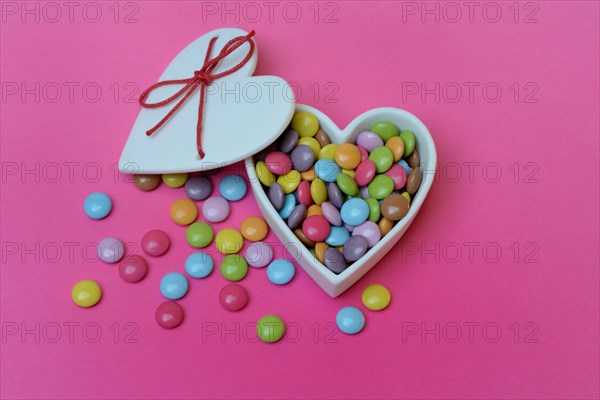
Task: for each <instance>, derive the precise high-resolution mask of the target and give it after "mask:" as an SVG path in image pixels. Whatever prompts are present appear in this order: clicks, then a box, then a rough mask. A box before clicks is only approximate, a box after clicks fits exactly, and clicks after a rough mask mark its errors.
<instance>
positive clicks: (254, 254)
mask: <svg viewBox="0 0 600 400" xmlns="http://www.w3.org/2000/svg"><path fill="white" fill-rule="evenodd" d="M244 258H245V259H246V262H247V263H248V264H249V265H250V266H251V267H254V268H262V267H266V266H267V265H269V263H270V262H271V260H272V259H273V249H272V248H271V246H269V245H268V244H267V243H263V242H256V243H252V244H251V245H250V246H248V247H247V248H246V252H245V254H244Z"/></svg>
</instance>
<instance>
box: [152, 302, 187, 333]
mask: <svg viewBox="0 0 600 400" xmlns="http://www.w3.org/2000/svg"><path fill="white" fill-rule="evenodd" d="M154 315H155V317H156V322H158V324H159V325H160V326H162V327H163V328H166V329H173V328H176V327H178V326H179V325H181V323H182V322H183V315H184V313H183V308H182V307H181V306H180V305H179V304H177V303H176V302H174V301H165V302H164V303H162V304H161V305H159V306H158V307H157V308H156V312H155V313H154Z"/></svg>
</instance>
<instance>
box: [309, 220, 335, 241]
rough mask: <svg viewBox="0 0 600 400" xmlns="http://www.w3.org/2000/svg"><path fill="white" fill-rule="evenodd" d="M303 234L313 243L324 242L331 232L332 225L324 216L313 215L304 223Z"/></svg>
mask: <svg viewBox="0 0 600 400" xmlns="http://www.w3.org/2000/svg"><path fill="white" fill-rule="evenodd" d="M302 232H304V236H306V237H307V238H308V239H310V240H312V241H313V242H323V241H325V239H327V237H328V236H329V233H330V232H331V225H329V222H327V220H326V219H325V217H323V216H322V215H311V216H310V217H308V218H306V219H305V220H304V222H303V223H302Z"/></svg>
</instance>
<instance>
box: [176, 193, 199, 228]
mask: <svg viewBox="0 0 600 400" xmlns="http://www.w3.org/2000/svg"><path fill="white" fill-rule="evenodd" d="M196 218H198V207H196V203H194V202H193V201H192V200H190V199H179V200H175V202H174V203H173V205H172V206H171V219H173V221H174V222H175V223H176V224H179V225H189V224H191V223H192V222H194V221H195V220H196Z"/></svg>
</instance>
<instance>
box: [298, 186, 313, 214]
mask: <svg viewBox="0 0 600 400" xmlns="http://www.w3.org/2000/svg"><path fill="white" fill-rule="evenodd" d="M296 194H297V195H298V201H299V202H300V204H303V205H304V206H305V207H307V208H308V207H310V206H311V205H312V203H313V199H312V196H311V195H310V182H309V181H302V182H300V185H299V186H298V189H297V192H296Z"/></svg>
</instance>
